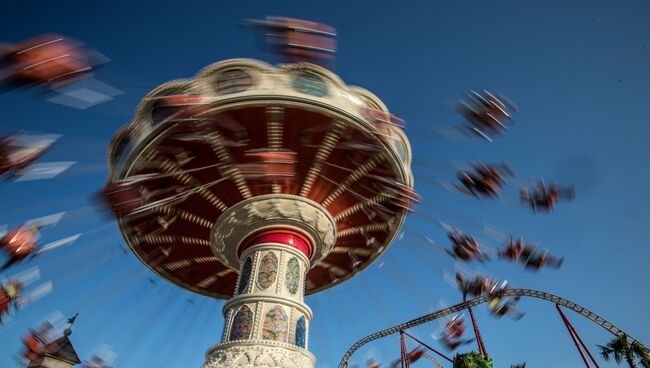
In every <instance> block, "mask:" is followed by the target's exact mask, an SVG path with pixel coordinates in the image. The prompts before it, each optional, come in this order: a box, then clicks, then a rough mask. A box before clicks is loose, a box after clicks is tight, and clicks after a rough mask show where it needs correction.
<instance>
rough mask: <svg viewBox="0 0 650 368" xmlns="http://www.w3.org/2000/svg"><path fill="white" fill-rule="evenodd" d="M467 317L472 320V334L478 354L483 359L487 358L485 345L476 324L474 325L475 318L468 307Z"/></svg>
mask: <svg viewBox="0 0 650 368" xmlns="http://www.w3.org/2000/svg"><path fill="white" fill-rule="evenodd" d="M467 310H468V311H469V315H470V317H471V318H472V326H474V334H475V335H476V343H477V345H478V350H479V353H481V355H482V356H483V357H484V358H485V357H486V356H487V351H486V350H485V344H483V338H482V337H481V332H480V331H479V330H478V324H477V323H476V317H474V311H472V307H468V308H467Z"/></svg>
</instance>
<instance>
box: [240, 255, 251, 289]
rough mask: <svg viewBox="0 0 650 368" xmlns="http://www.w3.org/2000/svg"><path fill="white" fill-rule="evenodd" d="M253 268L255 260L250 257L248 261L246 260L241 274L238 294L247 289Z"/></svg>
mask: <svg viewBox="0 0 650 368" xmlns="http://www.w3.org/2000/svg"><path fill="white" fill-rule="evenodd" d="M252 268H253V260H252V259H251V258H250V257H248V258H246V262H244V267H243V268H242V270H241V275H240V276H239V287H238V288H237V294H241V293H243V292H244V290H246V286H248V281H249V279H250V278H251V269H252Z"/></svg>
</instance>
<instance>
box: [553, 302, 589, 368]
mask: <svg viewBox="0 0 650 368" xmlns="http://www.w3.org/2000/svg"><path fill="white" fill-rule="evenodd" d="M555 307H556V308H557V310H558V312H560V316H561V317H562V320H564V323H565V324H566V325H567V326H568V328H570V329H571V332H573V335H574V336H575V337H577V338H578V341H579V342H580V345H582V348H583V349H584V350H585V351H586V352H587V355H589V359H591V361H592V362H593V363H594V365H595V366H596V368H600V366H599V365H598V362H596V359H594V356H593V355H591V351H589V348H587V345H585V343H584V342H583V341H582V338H580V334H578V331H577V330H576V329H575V327H573V325H572V324H571V321H569V318H567V316H566V315H565V314H564V312H563V311H562V308H560V306H559V305H558V304H556V305H555Z"/></svg>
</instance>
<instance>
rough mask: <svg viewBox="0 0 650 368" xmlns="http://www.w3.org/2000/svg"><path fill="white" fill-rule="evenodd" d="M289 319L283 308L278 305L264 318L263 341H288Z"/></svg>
mask: <svg viewBox="0 0 650 368" xmlns="http://www.w3.org/2000/svg"><path fill="white" fill-rule="evenodd" d="M288 319H289V318H288V317H287V314H286V313H284V309H282V307H281V306H279V305H276V306H275V307H273V308H271V310H269V311H268V312H267V313H266V316H264V326H263V328H262V339H263V340H271V341H280V342H286V341H287V331H288V329H289V326H288V324H289V323H288Z"/></svg>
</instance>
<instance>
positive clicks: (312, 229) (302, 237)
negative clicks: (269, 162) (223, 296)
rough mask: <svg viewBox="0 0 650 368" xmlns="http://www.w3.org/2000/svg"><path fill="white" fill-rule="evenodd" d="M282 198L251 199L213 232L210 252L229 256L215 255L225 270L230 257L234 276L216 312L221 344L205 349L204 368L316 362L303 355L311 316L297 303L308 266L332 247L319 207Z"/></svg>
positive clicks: (288, 367) (293, 367)
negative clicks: (220, 318)
mask: <svg viewBox="0 0 650 368" xmlns="http://www.w3.org/2000/svg"><path fill="white" fill-rule="evenodd" d="M282 197H284V198H282ZM287 197H289V196H287V195H271V196H268V197H267V198H264V199H262V200H258V199H253V200H251V201H250V203H249V205H243V206H240V207H238V208H233V209H231V210H229V211H231V214H226V216H224V219H223V221H221V222H220V223H218V224H216V225H215V228H214V229H213V234H214V236H213V239H214V243H215V244H216V248H219V245H220V244H221V245H223V246H224V247H227V248H229V249H230V250H233V249H236V252H234V253H233V252H228V251H225V250H218V252H216V253H217V254H224V258H225V259H229V260H231V263H232V260H233V258H234V257H235V256H236V257H237V258H236V259H237V264H238V266H239V277H238V281H237V286H236V287H235V291H234V296H233V297H232V298H231V299H230V300H229V301H228V302H226V304H225V305H224V307H223V315H224V320H225V322H224V330H223V335H222V338H221V343H219V344H218V345H216V346H214V347H212V348H211V349H209V350H208V352H207V353H206V363H205V364H204V366H203V367H204V368H221V367H265V368H311V367H313V366H314V364H315V363H316V359H315V357H314V356H313V355H312V354H311V353H310V352H309V351H308V350H307V349H308V348H309V345H308V337H309V326H310V324H311V320H312V312H311V309H309V307H308V306H307V305H306V304H305V303H304V290H305V281H306V280H305V279H306V275H307V272H308V271H309V269H310V261H311V260H312V259H314V257H318V256H319V255H322V254H323V250H324V249H326V248H328V247H327V246H324V245H323V244H324V243H331V241H332V239H329V237H328V235H329V236H333V235H334V231H333V227H331V226H329V225H332V224H333V222H331V217H330V216H323V212H322V210H321V208H318V207H319V206H318V205H316V204H311V203H309V201H308V200H305V199H301V200H299V201H297V200H296V199H294V198H287ZM291 197H293V196H291ZM238 218H241V219H242V221H244V222H245V223H240V222H239V220H238ZM262 218H264V220H262ZM297 220H300V221H297ZM324 225H325V226H324ZM230 230H232V231H230ZM244 233H246V234H247V235H241V234H244ZM323 235H325V237H327V238H328V239H327V240H324V238H325V237H323ZM233 242H236V245H235V246H233V245H234V244H233ZM213 249H214V247H213Z"/></svg>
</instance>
